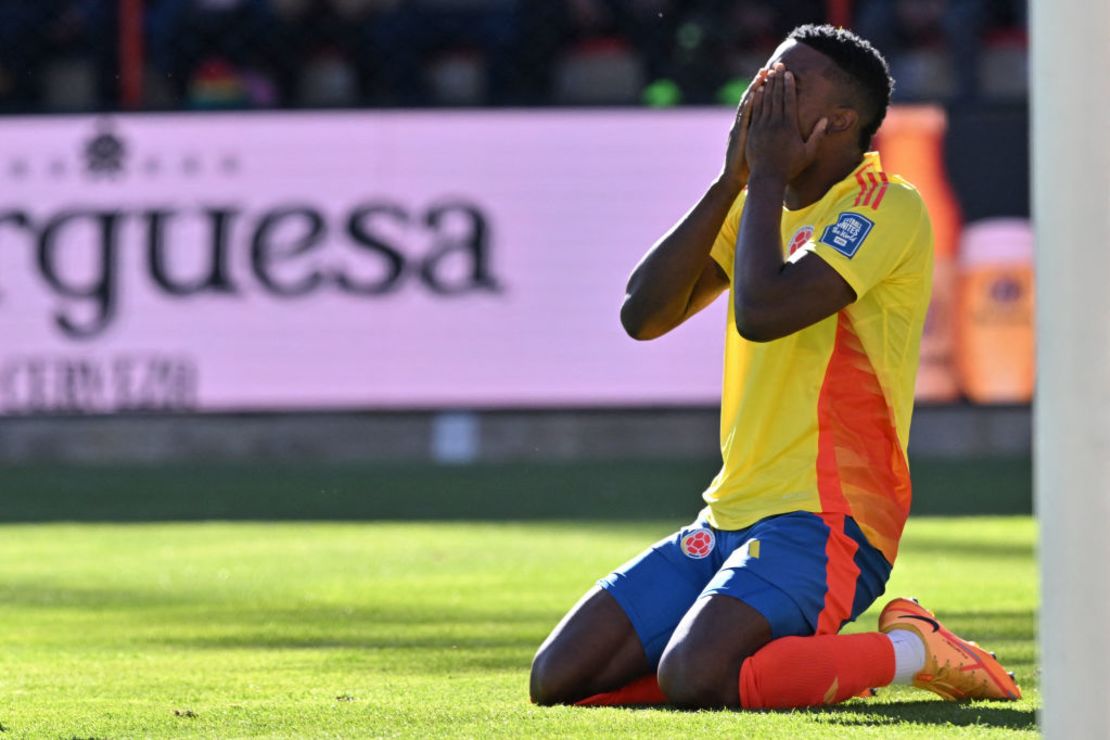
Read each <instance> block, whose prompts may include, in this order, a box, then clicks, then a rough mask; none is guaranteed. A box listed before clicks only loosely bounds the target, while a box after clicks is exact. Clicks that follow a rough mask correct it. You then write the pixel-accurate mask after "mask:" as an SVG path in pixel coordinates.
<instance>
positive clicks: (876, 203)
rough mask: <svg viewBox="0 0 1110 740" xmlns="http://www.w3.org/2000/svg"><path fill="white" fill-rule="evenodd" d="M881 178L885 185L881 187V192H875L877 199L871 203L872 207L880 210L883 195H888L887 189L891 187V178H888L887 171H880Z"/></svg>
mask: <svg viewBox="0 0 1110 740" xmlns="http://www.w3.org/2000/svg"><path fill="white" fill-rule="evenodd" d="M879 179H881V180H882V181H883V185H882V187H880V188H879V192H878V193H876V194H875V201H874V202H873V203H872V204H871V207H872V208H873V209H874V210H876V211H877V210H879V204H880V203H882V202H883V196H884V195H886V189H887V188H888V187H890V179H889V178H887V176H886V173H885V172H880V173H879Z"/></svg>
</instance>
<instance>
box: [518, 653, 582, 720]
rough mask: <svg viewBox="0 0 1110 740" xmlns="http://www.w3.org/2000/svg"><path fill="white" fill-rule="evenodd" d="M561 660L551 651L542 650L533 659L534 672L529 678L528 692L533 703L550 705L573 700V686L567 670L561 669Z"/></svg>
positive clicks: (567, 702)
mask: <svg viewBox="0 0 1110 740" xmlns="http://www.w3.org/2000/svg"><path fill="white" fill-rule="evenodd" d="M559 662H560V661H559V660H558V658H557V657H556V656H553V655H551V653H550V652H549V651H546V650H541V651H540V652H538V653H536V657H535V658H534V659H533V660H532V673H531V675H530V676H529V679H528V693H529V695H530V696H531V699H532V703H533V704H539V705H540V706H545V707H549V706H552V705H554V704H569V703H570V702H571V701H572V697H571V692H572V689H573V687H572V686H571V685H570V684H571V681H570V679H569V676H568V674H567V672H566V671H565V670H561V668H560V665H559Z"/></svg>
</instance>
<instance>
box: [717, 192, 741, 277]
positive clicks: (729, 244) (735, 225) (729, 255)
mask: <svg viewBox="0 0 1110 740" xmlns="http://www.w3.org/2000/svg"><path fill="white" fill-rule="evenodd" d="M747 194H748V191H747V190H746V189H745V190H744V191H743V192H742V193H741V194H740V197H738V198H737V199H736V200H735V201H733V203H732V207H731V208H729V209H728V215H727V216H725V220H724V223H722V224H721V230H720V231H718V232H717V238H716V240H714V242H713V249H711V250H710V252H709V256H711V257H712V258H713V261H714V262H716V263H717V264H718V265H720V266H721V269H722V270H724V271H725V274H726V275H728V280H729V282H730V283H731V282H732V266H733V264H734V263H735V261H736V237H737V236H738V235H739V233H740V212H741V211H742V210H743V209H744V200H745V198H746V197H747Z"/></svg>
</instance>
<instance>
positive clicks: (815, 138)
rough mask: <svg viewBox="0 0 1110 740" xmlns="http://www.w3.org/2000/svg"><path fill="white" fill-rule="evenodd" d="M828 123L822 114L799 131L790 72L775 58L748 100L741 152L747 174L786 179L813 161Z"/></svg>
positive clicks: (797, 173) (794, 90)
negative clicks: (748, 117)
mask: <svg viewBox="0 0 1110 740" xmlns="http://www.w3.org/2000/svg"><path fill="white" fill-rule="evenodd" d="M828 125H829V121H828V119H827V118H822V119H821V120H820V121H818V122H817V123H816V124H815V125H814V127H813V131H811V132H810V133H809V136H808V137H807V136H804V135H803V133H802V131H801V126H800V124H799V122H798V93H797V90H796V89H795V87H794V74H793V73H792V72H790V71H789V70H787V69H786V67H785V66H784V65H783V64H782V62H779V63H778V64H776V65H775V66H774V68H773V69H772V70H771V71H770V72H769V73H768V74H767V80H766V82H764V84H763V85H762V86H760V87H759V88H758V89H757V90H756V91H755V96H754V98H753V100H752V104H751V124H750V126H749V128H748V137H747V138H748V141H747V149H746V152H745V153H746V155H747V164H748V167H749V169H750V176H755V175H757V174H760V175H763V174H766V175H770V176H773V177H776V178H782V179H783V181H784V182H790V181H791V180H793V179H794V178H795V177H797V176H798V175H799V174H800V173H801V172H803V171H804V170H805V169H806V168H807V167H809V165H810V164H812V163H813V160H814V159H815V158H816V157H817V147H818V145H819V144H820V143H821V140H822V139H824V138H825V133H826V132H827V131H828Z"/></svg>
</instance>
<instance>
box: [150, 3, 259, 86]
mask: <svg viewBox="0 0 1110 740" xmlns="http://www.w3.org/2000/svg"><path fill="white" fill-rule="evenodd" d="M146 22H147V32H148V38H149V39H150V55H149V56H150V61H151V64H152V66H153V67H154V68H155V69H156V70H157V71H158V72H159V73H161V74H162V75H164V76H165V77H166V78H167V79H168V80H169V82H170V87H171V90H172V91H173V93H174V94H175V95H176V96H177V97H178V98H179V99H181V100H183V101H184V102H185V104H186V105H187V106H188V107H199V108H213V107H243V106H260V107H267V106H273V105H275V104H277V103H278V102H279V101H278V96H277V94H276V89H275V85H274V81H273V73H272V71H271V70H270V69H269V65H268V64H267V58H268V57H269V56H270V55H271V54H273V53H276V51H277V50H276V49H275V47H274V44H273V42H274V40H275V38H276V33H275V32H276V30H277V25H276V22H275V18H274V15H273V11H272V7H271V5H270V3H269V2H268V0H152V2H151V3H150V4H149V7H148V10H147V17H146Z"/></svg>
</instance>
